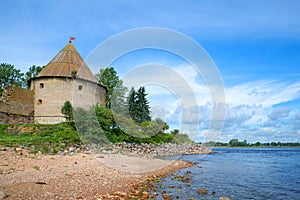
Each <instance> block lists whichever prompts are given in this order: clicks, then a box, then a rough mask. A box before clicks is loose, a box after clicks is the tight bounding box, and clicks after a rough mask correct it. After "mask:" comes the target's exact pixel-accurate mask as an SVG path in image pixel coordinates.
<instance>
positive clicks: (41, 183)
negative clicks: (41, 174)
mask: <svg viewBox="0 0 300 200" xmlns="http://www.w3.org/2000/svg"><path fill="white" fill-rule="evenodd" d="M35 184H38V185H46V184H47V183H45V182H42V181H38V182H36V183H35Z"/></svg>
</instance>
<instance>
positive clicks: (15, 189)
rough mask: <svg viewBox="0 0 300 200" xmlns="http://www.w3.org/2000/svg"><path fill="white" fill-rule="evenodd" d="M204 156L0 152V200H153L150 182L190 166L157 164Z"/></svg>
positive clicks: (98, 148) (146, 149)
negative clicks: (170, 158) (187, 157)
mask: <svg viewBox="0 0 300 200" xmlns="http://www.w3.org/2000/svg"><path fill="white" fill-rule="evenodd" d="M207 153H213V151H211V150H210V149H208V148H206V147H204V146H202V145H200V144H190V143H184V144H171V143H167V144H161V145H153V144H132V143H119V144H109V145H78V146H69V147H66V148H64V149H59V151H58V152H57V153H56V154H55V155H54V154H51V153H50V154H49V153H48V154H43V153H41V152H35V153H33V152H32V150H29V149H27V148H26V147H24V146H19V147H15V148H4V147H2V148H0V199H127V197H128V198H130V199H141V198H144V199H147V198H155V195H158V194H153V195H154V196H153V197H151V196H149V195H150V194H149V191H148V189H147V187H148V186H147V184H148V185H149V184H150V185H151V183H150V182H149V180H150V181H151V180H157V179H158V178H159V177H160V176H162V175H165V174H168V173H171V172H175V171H177V170H179V169H182V168H185V167H189V166H191V165H192V164H193V163H189V162H185V161H180V160H162V159H158V158H161V157H165V156H180V155H184V154H207ZM145 184H146V185H145ZM146 197H147V198H146Z"/></svg>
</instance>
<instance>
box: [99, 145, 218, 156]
mask: <svg viewBox="0 0 300 200" xmlns="http://www.w3.org/2000/svg"><path fill="white" fill-rule="evenodd" d="M94 149H96V148H94ZM97 151H98V153H102V154H122V155H128V156H134V157H136V156H138V157H139V156H140V157H150V158H162V157H168V156H180V155H190V154H210V153H214V152H213V151H212V150H211V149H209V148H207V147H205V146H204V145H202V144H196V143H182V144H176V143H164V144H160V145H154V144H147V143H143V144H135V143H126V142H123V143H118V144H111V145H107V146H99V147H98V149H97Z"/></svg>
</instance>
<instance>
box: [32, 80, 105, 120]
mask: <svg viewBox="0 0 300 200" xmlns="http://www.w3.org/2000/svg"><path fill="white" fill-rule="evenodd" d="M31 89H32V90H34V91H35V98H34V111H35V113H34V122H36V123H43V124H54V123H60V122H64V121H65V118H64V116H63V115H62V113H61V108H62V106H63V105H64V103H65V102H66V101H70V102H71V103H72V105H73V107H82V108H85V109H88V108H89V107H90V106H92V105H95V104H96V103H98V104H99V105H102V104H104V102H105V89H104V88H102V87H100V86H99V85H97V84H96V83H92V82H88V81H85V80H80V79H75V80H73V79H71V78H60V77H58V78H53V77H49V78H38V79H35V80H34V82H33V84H32V88H31ZM95 97H99V98H95Z"/></svg>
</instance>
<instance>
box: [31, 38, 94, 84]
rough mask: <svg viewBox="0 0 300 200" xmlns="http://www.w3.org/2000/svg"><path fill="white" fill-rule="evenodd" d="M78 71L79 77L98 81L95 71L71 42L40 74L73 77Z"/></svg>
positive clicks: (42, 75) (41, 75)
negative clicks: (93, 71)
mask: <svg viewBox="0 0 300 200" xmlns="http://www.w3.org/2000/svg"><path fill="white" fill-rule="evenodd" d="M74 72H76V73H77V75H76V77H77V78H81V79H84V80H88V81H91V82H95V83H97V80H96V78H95V77H94V75H93V73H92V72H91V70H90V69H89V67H88V66H87V64H86V63H85V62H84V60H83V59H82V57H81V56H80V54H79V53H78V52H77V50H76V49H75V47H74V45H73V44H72V43H71V42H69V43H68V44H67V45H66V46H65V47H64V48H63V49H62V50H61V51H60V52H59V53H58V54H57V55H56V56H55V57H54V58H53V59H52V60H51V61H50V62H49V63H48V64H47V65H46V67H45V68H44V69H43V70H42V71H41V72H40V73H39V74H38V76H37V78H39V77H70V78H71V77H72V73H74Z"/></svg>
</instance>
